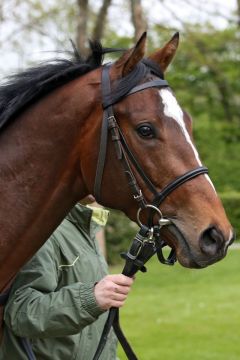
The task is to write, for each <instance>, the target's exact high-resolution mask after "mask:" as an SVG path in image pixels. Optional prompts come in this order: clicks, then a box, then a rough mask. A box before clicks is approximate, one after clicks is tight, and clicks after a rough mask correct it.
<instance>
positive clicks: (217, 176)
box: [193, 114, 240, 192]
mask: <svg viewBox="0 0 240 360" xmlns="http://www.w3.org/2000/svg"><path fill="white" fill-rule="evenodd" d="M193 125H194V139H195V143H196V146H197V149H198V151H199V153H200V156H201V159H202V162H203V163H204V164H205V165H206V166H208V167H209V172H210V176H211V179H212V180H213V182H214V185H215V186H216V189H217V191H218V192H228V191H231V192H233V191H237V192H239V191H240V181H239V179H240V141H239V138H240V124H239V125H238V124H234V123H225V122H217V121H214V120H213V119H210V118H209V117H208V115H207V114H204V115H202V116H201V117H199V118H197V119H195V121H194V123H193Z"/></svg>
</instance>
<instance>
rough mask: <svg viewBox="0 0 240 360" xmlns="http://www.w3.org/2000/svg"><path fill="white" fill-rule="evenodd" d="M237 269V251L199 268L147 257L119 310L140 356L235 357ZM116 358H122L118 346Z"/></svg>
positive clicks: (239, 308)
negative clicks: (122, 306) (144, 269)
mask: <svg viewBox="0 0 240 360" xmlns="http://www.w3.org/2000/svg"><path fill="white" fill-rule="evenodd" d="M239 270H240V250H230V251H229V253H228V256H227V257H226V258H225V259H224V260H222V261H221V262H219V263H217V264H215V265H213V266H210V267H209V268H207V269H203V270H189V269H185V268H183V267H181V266H180V265H179V264H177V265H175V266H174V267H167V266H163V265H160V264H159V263H158V262H157V260H156V259H153V260H151V261H150V262H149V265H148V272H147V274H142V273H139V274H138V275H137V279H136V281H135V284H134V288H133V290H132V292H131V294H130V296H129V298H128V300H127V302H126V305H125V306H124V308H122V309H121V324H122V328H123V329H124V332H125V334H126V336H127V338H128V340H129V341H130V343H131V345H132V346H133V348H134V350H135V351H136V353H137V355H138V357H139V360H165V359H168V360H176V359H177V360H208V359H210V360H239V359H240V282H239V278H240V272H239ZM116 271H120V269H119V268H114V269H112V272H116ZM118 356H119V358H120V359H121V360H124V359H126V357H125V355H124V353H123V351H122V349H121V348H120V347H119V351H118Z"/></svg>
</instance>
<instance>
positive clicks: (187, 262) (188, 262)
mask: <svg viewBox="0 0 240 360" xmlns="http://www.w3.org/2000/svg"><path fill="white" fill-rule="evenodd" d="M166 230H167V231H168V232H169V233H170V234H171V237H172V236H173V237H174V240H172V241H171V246H172V247H174V248H175V250H176V254H177V259H178V261H179V263H180V264H181V265H182V266H184V267H187V268H195V269H201V268H205V267H207V266H209V265H211V264H214V263H215V262H217V261H219V260H220V259H222V258H223V257H224V255H223V256H222V255H219V256H216V257H212V258H208V259H200V258H199V256H196V255H194V254H193V252H192V249H191V247H190V246H189V244H188V242H187V240H186V238H185V236H184V235H183V233H182V232H181V230H180V229H179V227H178V226H177V225H176V224H175V223H173V222H172V224H171V225H168V226H167V227H166Z"/></svg>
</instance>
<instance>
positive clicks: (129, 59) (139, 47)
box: [115, 32, 147, 76]
mask: <svg viewBox="0 0 240 360" xmlns="http://www.w3.org/2000/svg"><path fill="white" fill-rule="evenodd" d="M146 40H147V33H146V32H144V33H143V34H142V36H141V37H140V39H139V40H138V42H137V44H136V45H135V46H134V48H132V49H130V50H128V51H127V52H126V53H125V54H123V56H121V57H120V59H118V60H117V62H116V63H115V66H116V67H117V68H121V71H122V76H126V75H128V74H129V73H130V72H131V71H132V70H133V69H134V67H135V66H136V65H137V63H138V62H139V61H141V60H142V58H143V57H144V54H145V49H146Z"/></svg>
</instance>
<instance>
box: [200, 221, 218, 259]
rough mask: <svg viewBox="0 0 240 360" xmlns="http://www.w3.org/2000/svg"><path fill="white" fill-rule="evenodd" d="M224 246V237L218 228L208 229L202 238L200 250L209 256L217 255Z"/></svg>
mask: <svg viewBox="0 0 240 360" xmlns="http://www.w3.org/2000/svg"><path fill="white" fill-rule="evenodd" d="M222 244H223V236H222V234H221V232H219V231H218V230H217V229H216V228H214V227H210V228H208V229H206V230H205V231H204V232H203V234H202V236H201V238H200V248H201V250H202V252H204V253H205V254H207V255H211V256H213V255H216V254H217V252H218V251H219V250H220V248H221V246H222Z"/></svg>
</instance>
